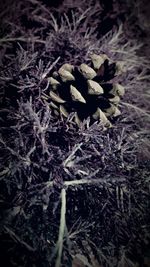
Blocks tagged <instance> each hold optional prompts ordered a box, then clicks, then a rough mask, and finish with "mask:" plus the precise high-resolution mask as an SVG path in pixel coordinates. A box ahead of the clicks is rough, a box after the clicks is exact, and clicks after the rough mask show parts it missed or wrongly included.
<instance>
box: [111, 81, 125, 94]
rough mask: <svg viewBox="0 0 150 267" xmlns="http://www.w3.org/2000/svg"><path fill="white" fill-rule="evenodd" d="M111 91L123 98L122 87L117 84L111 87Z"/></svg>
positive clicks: (123, 91)
mask: <svg viewBox="0 0 150 267" xmlns="http://www.w3.org/2000/svg"><path fill="white" fill-rule="evenodd" d="M113 90H114V91H115V93H116V94H117V95H118V96H124V94H125V90H124V87H123V86H122V85H121V84H119V83H116V84H114V85H113Z"/></svg>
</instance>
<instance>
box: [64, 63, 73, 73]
mask: <svg viewBox="0 0 150 267" xmlns="http://www.w3.org/2000/svg"><path fill="white" fill-rule="evenodd" d="M61 69H64V70H67V71H69V72H72V71H73V70H74V66H73V65H71V64H69V63H65V64H63V65H62V67H61Z"/></svg>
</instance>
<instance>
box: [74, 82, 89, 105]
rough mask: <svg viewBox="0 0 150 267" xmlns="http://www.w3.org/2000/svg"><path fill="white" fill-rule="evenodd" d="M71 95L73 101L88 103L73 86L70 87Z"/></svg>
mask: <svg viewBox="0 0 150 267" xmlns="http://www.w3.org/2000/svg"><path fill="white" fill-rule="evenodd" d="M70 93H71V97H72V100H73V101H79V102H82V103H86V101H85V99H84V97H83V96H82V95H81V93H80V92H79V91H78V90H77V88H75V87H74V86H73V85H71V86H70Z"/></svg>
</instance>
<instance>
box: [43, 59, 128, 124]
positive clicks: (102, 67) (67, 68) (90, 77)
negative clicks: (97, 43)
mask: <svg viewBox="0 0 150 267" xmlns="http://www.w3.org/2000/svg"><path fill="white" fill-rule="evenodd" d="M91 59H92V66H93V68H91V67H89V66H88V65H87V64H81V65H80V66H79V67H77V66H76V67H74V66H72V65H71V64H69V63H65V64H64V65H62V66H61V68H60V69H59V70H58V72H56V71H55V72H54V73H53V75H52V77H50V78H48V79H49V83H50V84H51V86H52V88H53V90H51V91H50V93H49V92H48V93H49V95H50V99H51V100H52V101H51V103H50V107H51V108H52V109H53V111H54V114H56V115H60V117H62V116H64V117H66V118H67V117H68V115H69V114H70V113H72V112H74V114H75V115H74V121H75V122H76V124H77V125H78V126H79V127H80V126H81V124H82V121H84V120H85V119H87V118H89V121H90V122H91V123H92V121H94V120H99V121H101V122H102V123H103V125H104V126H105V127H111V122H110V119H112V118H113V117H117V116H119V115H120V113H121V112H120V110H119V109H118V108H117V106H118V103H119V101H120V97H121V96H123V95H124V88H123V86H121V85H120V84H118V83H116V84H113V80H112V79H113V78H114V77H115V76H116V73H117V72H118V71H119V65H117V64H116V63H114V62H113V63H112V61H111V60H110V59H109V58H108V57H107V55H105V54H100V55H96V54H94V55H92V56H91ZM111 63H112V64H111ZM116 66H117V67H116ZM117 68H118V69H117ZM111 80H112V81H111ZM47 90H49V88H48V89H47ZM54 90H55V92H54ZM42 96H43V98H44V99H45V101H49V96H47V98H46V97H45V93H42ZM64 103H65V105H64ZM95 111H96V112H95ZM92 117H93V119H92Z"/></svg>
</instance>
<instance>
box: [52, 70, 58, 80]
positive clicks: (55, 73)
mask: <svg viewBox="0 0 150 267" xmlns="http://www.w3.org/2000/svg"><path fill="white" fill-rule="evenodd" d="M53 77H54V78H55V79H57V78H58V77H59V75H58V72H57V71H54V72H53Z"/></svg>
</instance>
